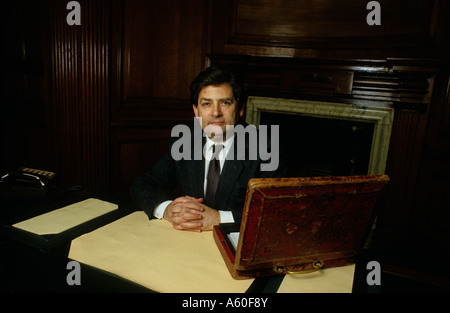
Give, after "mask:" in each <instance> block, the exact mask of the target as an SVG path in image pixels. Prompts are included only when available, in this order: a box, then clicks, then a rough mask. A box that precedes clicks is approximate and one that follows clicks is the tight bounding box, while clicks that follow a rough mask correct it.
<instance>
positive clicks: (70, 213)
mask: <svg viewBox="0 0 450 313" xmlns="http://www.w3.org/2000/svg"><path fill="white" fill-rule="evenodd" d="M116 209H118V205H117V204H114V203H110V202H106V201H102V200H99V199H95V198H89V199H86V200H83V201H80V202H77V203H74V204H71V205H68V206H66V207H63V208H60V209H57V210H54V211H51V212H48V213H45V214H42V215H39V216H36V217H33V218H30V219H28V220H25V221H22V222H19V223H17V224H14V225H12V226H14V227H16V228H20V229H23V230H26V231H29V232H31V233H34V234H38V235H50V234H58V233H60V232H63V231H65V230H68V229H70V228H72V227H75V226H77V225H80V224H82V223H85V222H87V221H89V220H92V219H94V218H96V217H99V216H101V215H103V214H106V213H109V212H111V211H114V210H116Z"/></svg>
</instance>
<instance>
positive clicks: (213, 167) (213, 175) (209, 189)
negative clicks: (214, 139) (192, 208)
mask: <svg viewBox="0 0 450 313" xmlns="http://www.w3.org/2000/svg"><path fill="white" fill-rule="evenodd" d="M222 148H223V145H217V147H216V145H213V146H212V149H213V151H212V158H211V161H210V162H209V169H208V177H207V181H206V184H207V185H206V194H205V202H204V203H205V204H206V205H207V206H209V207H214V201H215V198H216V190H217V184H218V183H219V177H220V160H219V153H220V151H221V150H222Z"/></svg>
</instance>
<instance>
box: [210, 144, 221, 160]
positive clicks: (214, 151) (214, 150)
mask: <svg viewBox="0 0 450 313" xmlns="http://www.w3.org/2000/svg"><path fill="white" fill-rule="evenodd" d="M222 149H223V145H221V144H216V145H212V156H211V159H218V158H219V153H220V151H222Z"/></svg>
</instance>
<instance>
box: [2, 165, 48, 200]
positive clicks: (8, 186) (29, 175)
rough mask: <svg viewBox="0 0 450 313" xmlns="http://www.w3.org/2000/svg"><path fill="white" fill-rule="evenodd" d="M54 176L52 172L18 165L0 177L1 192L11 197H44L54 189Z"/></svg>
mask: <svg viewBox="0 0 450 313" xmlns="http://www.w3.org/2000/svg"><path fill="white" fill-rule="evenodd" d="M55 176H56V174H55V173H53V172H48V171H43V170H37V169H32V168H28V167H20V168H19V169H17V170H16V171H14V172H11V173H8V174H6V175H3V176H2V177H1V178H0V190H1V194H2V195H3V196H12V197H38V198H43V197H46V196H48V195H49V193H50V192H51V191H52V190H53V189H54V179H55Z"/></svg>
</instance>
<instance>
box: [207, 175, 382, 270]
mask: <svg viewBox="0 0 450 313" xmlns="http://www.w3.org/2000/svg"><path fill="white" fill-rule="evenodd" d="M388 181H389V177H388V176H387V175H370V176H343V177H305V178H258V179H251V180H250V181H249V184H248V189H247V195H246V200H245V205H244V211H243V216H242V223H241V225H240V231H239V240H238V243H237V247H236V248H235V249H234V248H233V247H232V245H231V243H230V240H229V238H228V237H227V233H228V232H229V231H227V229H226V228H227V227H226V226H227V224H221V225H218V226H216V227H215V228H214V238H215V240H216V243H217V245H218V247H219V250H220V251H221V253H222V256H223V257H224V260H225V263H226V264H227V267H228V269H229V270H230V273H231V275H232V276H233V277H234V278H236V279H243V278H251V277H258V276H270V275H277V274H282V273H293V272H302V271H307V270H314V269H320V268H329V267H336V266H343V265H347V264H351V263H353V257H355V256H356V255H357V254H358V253H359V252H360V250H361V248H362V247H363V245H364V242H365V239H366V237H367V235H368V232H369V231H370V228H371V226H372V224H373V221H374V217H375V214H374V208H375V204H376V201H377V198H378V196H379V194H380V192H381V191H382V189H383V187H384V186H385V185H386V184H387V182H388Z"/></svg>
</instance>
